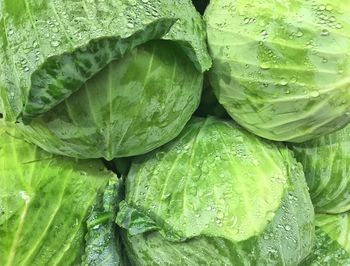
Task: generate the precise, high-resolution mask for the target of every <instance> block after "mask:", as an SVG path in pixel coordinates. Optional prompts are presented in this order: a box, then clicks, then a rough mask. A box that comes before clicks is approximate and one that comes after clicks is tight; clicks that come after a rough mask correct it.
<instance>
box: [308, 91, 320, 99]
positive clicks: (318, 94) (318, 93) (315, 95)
mask: <svg viewBox="0 0 350 266" xmlns="http://www.w3.org/2000/svg"><path fill="white" fill-rule="evenodd" d="M310 96H311V97H314V98H317V97H318V96H320V92H319V91H312V92H311V93H310Z"/></svg>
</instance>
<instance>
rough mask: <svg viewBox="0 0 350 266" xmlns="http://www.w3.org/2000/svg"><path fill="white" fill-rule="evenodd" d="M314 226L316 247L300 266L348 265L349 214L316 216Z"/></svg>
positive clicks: (349, 254)
mask: <svg viewBox="0 0 350 266" xmlns="http://www.w3.org/2000/svg"><path fill="white" fill-rule="evenodd" d="M316 226H317V228H316V245H315V247H314V249H313V251H312V252H311V254H310V256H308V258H307V259H306V260H305V261H304V262H303V263H302V264H301V265H303V266H314V265H315V266H318V265H320V266H321V265H322V266H333V265H344V266H348V265H350V242H349V239H350V231H349V226H350V217H349V213H343V214H338V215H326V214H319V215H316Z"/></svg>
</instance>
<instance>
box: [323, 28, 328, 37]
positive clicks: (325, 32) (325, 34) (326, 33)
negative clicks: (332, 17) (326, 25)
mask: <svg viewBox="0 0 350 266" xmlns="http://www.w3.org/2000/svg"><path fill="white" fill-rule="evenodd" d="M321 35H322V36H328V35H329V31H328V30H327V29H323V30H322V31H321Z"/></svg>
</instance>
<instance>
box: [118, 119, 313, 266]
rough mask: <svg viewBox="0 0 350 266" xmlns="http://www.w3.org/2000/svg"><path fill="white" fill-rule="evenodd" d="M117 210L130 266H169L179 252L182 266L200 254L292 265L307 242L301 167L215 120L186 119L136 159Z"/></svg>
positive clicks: (309, 222) (309, 214) (221, 260)
mask: <svg viewBox="0 0 350 266" xmlns="http://www.w3.org/2000/svg"><path fill="white" fill-rule="evenodd" d="M121 207H122V209H124V210H126V211H124V212H120V213H118V215H117V223H118V225H119V226H121V227H123V228H125V229H127V230H128V233H129V236H126V238H127V240H126V241H127V242H129V244H128V245H127V246H128V248H127V249H128V253H130V254H133V255H132V258H130V259H131V260H134V262H135V264H136V265H138V264H141V265H145V264H152V265H153V264H156V265H169V264H170V265H172V264H174V263H175V262H176V259H175V254H176V256H178V254H182V250H184V249H188V251H187V252H185V255H183V256H185V257H186V258H187V259H184V260H181V264H182V265H200V264H201V261H202V260H203V258H204V255H203V254H205V252H206V250H210V251H207V252H213V253H212V254H214V253H215V252H218V254H220V256H216V257H215V259H216V260H217V261H218V264H220V265H221V264H225V263H227V261H231V262H234V264H235V265H252V264H255V263H256V265H279V263H280V264H284V265H293V264H296V263H298V262H300V261H301V260H302V259H304V258H305V257H306V256H307V255H308V254H309V252H310V250H311V248H312V244H313V234H314V224H313V219H314V217H313V216H314V215H313V207H312V204H311V201H310V197H309V194H308V191H307V186H306V182H305V180H304V175H303V172H302V168H301V165H300V164H297V163H296V161H295V159H294V158H293V157H292V155H291V153H290V151H288V150H287V149H286V148H285V147H283V146H282V145H278V144H274V143H272V142H267V141H263V140H261V139H259V138H257V137H255V136H254V135H252V134H249V133H247V132H245V131H244V130H243V129H241V128H240V127H238V126H237V125H235V124H233V123H230V122H227V121H220V120H216V119H214V118H208V119H193V120H192V122H190V124H189V125H188V126H187V127H186V128H185V130H184V131H183V132H182V133H181V135H180V136H179V137H178V138H177V139H176V140H174V141H173V142H171V143H169V144H167V145H166V146H164V147H162V148H160V149H158V150H156V151H154V152H152V153H149V154H147V155H145V156H142V157H138V158H136V159H135V160H134V161H133V164H132V167H131V169H130V172H129V175H128V177H127V179H126V200H125V203H124V202H123V203H122V205H121ZM149 225H151V226H149ZM157 227H158V228H159V229H157ZM140 228H141V229H142V230H140ZM135 229H136V230H135ZM137 230H138V231H139V234H138V235H135V231H136V233H137ZM146 230H148V231H150V232H148V233H147V232H146V233H143V232H145V231H146ZM155 230H156V232H153V231H155ZM142 233H143V234H142ZM210 239H212V240H210ZM197 240H198V241H197ZM192 245H193V246H192ZM163 246H164V248H163ZM192 247H193V248H192ZM171 250H173V251H172V252H171ZM219 251H220V252H219ZM186 254H188V256H187V255H186ZM190 254H192V255H193V256H191V255H190ZM228 264H231V263H228Z"/></svg>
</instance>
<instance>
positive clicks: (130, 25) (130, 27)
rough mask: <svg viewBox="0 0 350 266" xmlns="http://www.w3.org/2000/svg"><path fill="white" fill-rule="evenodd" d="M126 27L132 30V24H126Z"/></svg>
mask: <svg viewBox="0 0 350 266" xmlns="http://www.w3.org/2000/svg"><path fill="white" fill-rule="evenodd" d="M126 26H127V27H128V28H129V29H133V28H134V24H132V23H130V22H129V23H127V24H126Z"/></svg>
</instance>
